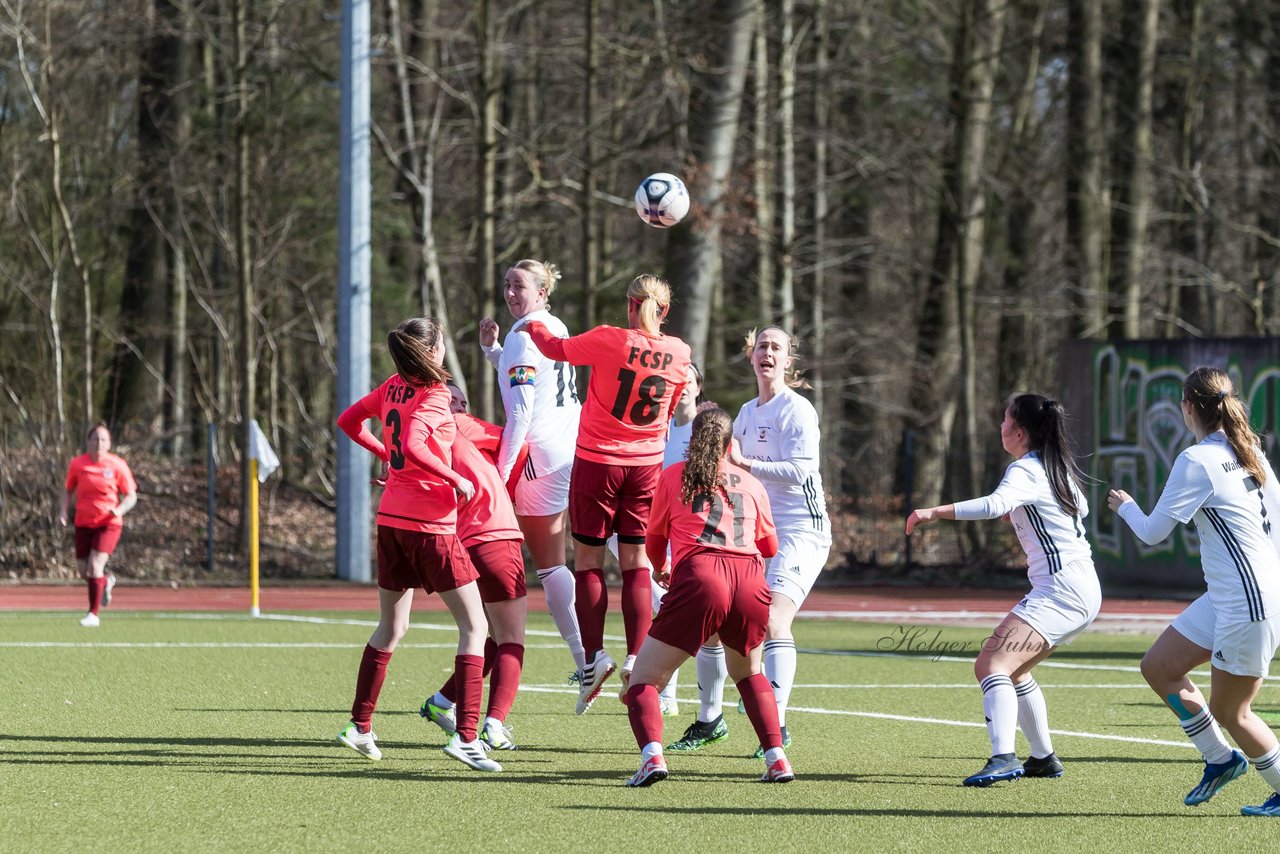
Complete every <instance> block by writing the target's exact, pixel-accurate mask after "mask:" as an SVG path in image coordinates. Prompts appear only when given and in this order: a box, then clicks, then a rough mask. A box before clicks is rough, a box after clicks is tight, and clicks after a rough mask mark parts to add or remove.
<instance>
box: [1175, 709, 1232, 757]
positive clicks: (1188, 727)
mask: <svg viewBox="0 0 1280 854" xmlns="http://www.w3.org/2000/svg"><path fill="white" fill-rule="evenodd" d="M1178 723H1179V724H1180V725H1181V726H1182V731H1183V732H1185V733H1186V734H1187V738H1189V739H1191V743H1192V744H1194V745H1195V746H1196V749H1197V750H1199V751H1200V755H1201V756H1203V757H1204V761H1205V762H1208V763H1211V764H1217V763H1219V762H1226V761H1227V760H1228V759H1230V758H1231V745H1229V744H1227V740H1226V739H1225V738H1223V737H1222V730H1221V729H1219V728H1218V722H1217V721H1216V720H1214V719H1213V715H1211V714H1209V707H1208V706H1205V707H1204V708H1202V709H1201V710H1200V711H1198V712H1196V713H1195V714H1194V715H1192V716H1191V717H1189V718H1187V719H1186V720H1179V721H1178Z"/></svg>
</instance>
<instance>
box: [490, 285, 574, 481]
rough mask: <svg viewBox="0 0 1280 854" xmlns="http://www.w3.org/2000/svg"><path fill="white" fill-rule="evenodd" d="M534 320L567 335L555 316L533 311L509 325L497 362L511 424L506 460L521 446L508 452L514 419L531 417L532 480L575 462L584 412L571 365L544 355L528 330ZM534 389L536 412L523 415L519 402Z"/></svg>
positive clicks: (529, 474)
mask: <svg viewBox="0 0 1280 854" xmlns="http://www.w3.org/2000/svg"><path fill="white" fill-rule="evenodd" d="M535 320H539V321H542V323H543V325H544V326H546V328H547V330H548V331H549V332H551V334H552V335H555V336H557V337H559V338H568V337H569V330H568V329H567V328H566V327H565V325H564V323H563V322H562V321H561V320H560V318H558V317H556V316H554V315H553V314H551V312H549V311H547V310H545V309H543V310H541V311H534V312H530V313H529V314H526V315H525V316H524V317H522V318H520V319H519V320H517V321H516V322H515V323H513V324H512V325H511V330H510V331H509V332H507V337H506V339H505V340H504V341H503V344H502V353H501V355H500V356H499V357H498V362H497V368H498V385H499V386H500V387H501V388H502V404H503V407H504V409H505V410H506V415H507V423H508V425H509V426H508V427H507V428H505V429H504V431H503V437H502V438H503V449H504V453H503V458H504V460H505V458H506V457H508V456H509V457H510V459H511V461H514V459H515V456H516V453H517V452H518V450H519V445H518V444H517V446H516V449H515V451H514V452H512V453H510V454H508V453H506V450H507V444H508V433H510V432H512V428H513V426H514V425H513V424H512V422H513V420H515V421H519V420H520V419H521V416H522V415H525V417H528V418H529V421H528V433H527V434H526V435H525V436H524V437H523V438H524V440H525V441H527V442H528V443H529V463H528V466H529V470H527V471H526V475H525V476H526V478H527V479H529V480H534V479H537V478H538V477H539V476H540V475H542V474H544V473H546V472H551V471H556V470H558V469H561V468H563V467H564V466H567V465H569V464H571V463H572V462H573V454H574V449H575V447H576V445H577V442H578V417H579V415H580V414H581V412H582V405H581V403H579V400H578V384H577V375H576V374H575V372H574V369H573V365H570V364H569V363H568V362H556V361H553V360H551V359H548V358H547V357H546V356H544V355H542V353H541V351H539V350H538V348H537V347H535V346H534V344H533V339H532V338H530V337H529V335H528V333H526V332H524V326H525V324H527V323H531V322H533V321H535ZM530 385H532V387H533V403H532V406H531V407H530V409H531V410H532V411H531V413H528V414H525V413H523V412H522V410H523V409H524V406H523V405H522V404H521V405H518V403H517V400H516V398H517V396H518V395H519V393H520V392H521V391H522V390H524V389H527V387H528V386H530ZM508 465H509V462H508ZM499 468H503V467H502V466H499ZM504 474H505V471H504Z"/></svg>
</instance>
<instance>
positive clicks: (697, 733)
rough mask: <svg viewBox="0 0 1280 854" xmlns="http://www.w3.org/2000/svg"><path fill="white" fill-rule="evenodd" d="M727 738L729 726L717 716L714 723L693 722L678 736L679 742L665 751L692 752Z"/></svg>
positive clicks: (722, 716) (722, 717) (720, 716)
mask: <svg viewBox="0 0 1280 854" xmlns="http://www.w3.org/2000/svg"><path fill="white" fill-rule="evenodd" d="M728 737H729V725H728V724H727V723H725V722H724V715H717V716H716V719H715V720H714V721H699V720H695V721H694V722H693V723H692V724H691V725H690V726H689V728H688V729H686V730H685V731H684V735H682V736H680V740H679V741H677V742H676V743H675V744H672V745H669V746H668V747H667V750H675V751H684V752H692V751H694V750H699V749H701V748H703V747H706V746H707V745H708V744H715V743H716V742H717V741H724V740H725V739H726V738H728Z"/></svg>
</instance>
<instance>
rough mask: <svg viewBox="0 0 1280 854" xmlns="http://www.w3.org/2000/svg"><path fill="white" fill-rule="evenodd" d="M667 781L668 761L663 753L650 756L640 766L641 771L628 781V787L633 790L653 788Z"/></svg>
mask: <svg viewBox="0 0 1280 854" xmlns="http://www.w3.org/2000/svg"><path fill="white" fill-rule="evenodd" d="M665 779H667V760H666V759H664V758H662V754H661V753H657V754H654V755H653V756H650V757H649V758H648V759H647V760H645V761H644V762H642V763H641V764H640V770H639V771H637V772H636V773H634V774H632V775H631V777H629V778H628V779H627V785H628V786H631V787H633V788H640V787H643V786H652V785H653V784H654V783H658V782H660V781H662V780H665Z"/></svg>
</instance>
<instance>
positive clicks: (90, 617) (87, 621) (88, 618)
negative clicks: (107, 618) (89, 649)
mask: <svg viewBox="0 0 1280 854" xmlns="http://www.w3.org/2000/svg"><path fill="white" fill-rule="evenodd" d="M101 624H102V620H100V619H98V615H97V614H94V613H92V612H90V613H88V614H85V615H84V616H83V617H81V618H80V625H82V626H84V627H85V628H86V629H96V628H97V627H98V626H100V625H101Z"/></svg>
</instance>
